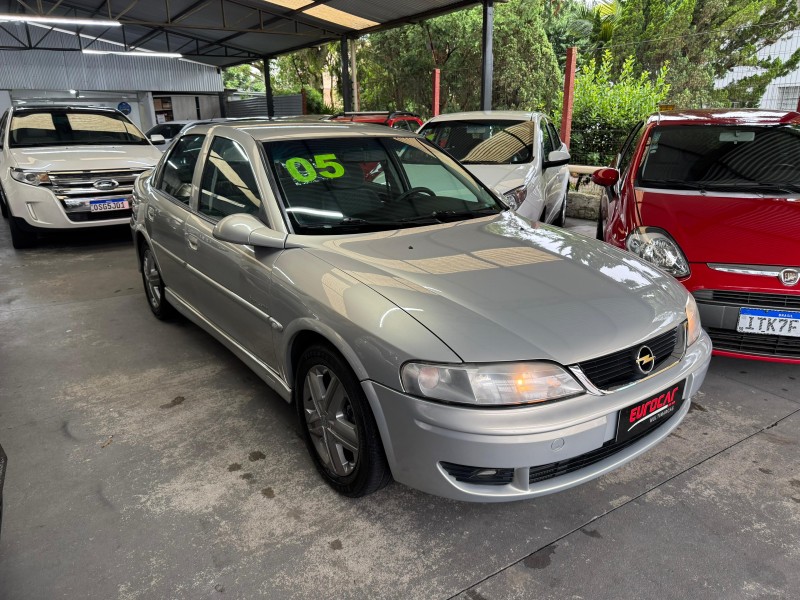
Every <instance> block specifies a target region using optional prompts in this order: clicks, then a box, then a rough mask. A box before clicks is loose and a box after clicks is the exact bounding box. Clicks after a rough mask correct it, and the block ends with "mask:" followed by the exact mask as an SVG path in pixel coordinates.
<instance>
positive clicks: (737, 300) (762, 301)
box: [694, 289, 800, 309]
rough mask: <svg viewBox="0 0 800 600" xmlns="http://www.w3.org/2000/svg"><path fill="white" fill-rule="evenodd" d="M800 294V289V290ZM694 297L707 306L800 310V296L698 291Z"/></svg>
mask: <svg viewBox="0 0 800 600" xmlns="http://www.w3.org/2000/svg"><path fill="white" fill-rule="evenodd" d="M798 292H800V289H799V290H798ZM694 297H695V298H696V299H697V300H699V301H700V302H705V303H706V304H711V303H714V304H727V305H731V306H752V307H758V308H792V309H800V294H793V295H792V294H761V293H757V292H734V291H727V290H697V291H696V292H694Z"/></svg>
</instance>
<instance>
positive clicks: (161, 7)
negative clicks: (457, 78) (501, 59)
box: [0, 0, 480, 66]
mask: <svg viewBox="0 0 800 600" xmlns="http://www.w3.org/2000/svg"><path fill="white" fill-rule="evenodd" d="M479 3H480V1H479V0H217V1H213V2H212V1H209V0H138V1H137V0H132V2H113V3H112V2H111V1H107V2H105V3H102V2H101V3H98V1H97V0H63V1H60V2H54V1H53V0H50V1H43V2H41V3H40V4H41V6H42V11H43V13H44V14H47V13H48V12H49V11H52V12H50V14H51V16H52V15H63V16H69V17H83V18H86V17H87V16H90V17H91V16H94V17H96V18H104V19H108V18H112V19H117V20H119V21H120V22H121V23H122V24H123V27H115V28H110V29H108V30H106V31H101V32H97V33H95V35H100V34H102V37H103V39H107V40H110V41H113V42H118V43H121V44H125V45H126V46H131V47H141V48H144V49H148V50H155V51H169V52H179V53H181V54H183V55H184V56H186V57H189V58H191V59H192V60H195V61H197V62H202V63H204V64H208V65H215V66H228V65H233V64H238V63H242V62H250V61H252V60H254V59H257V58H261V57H263V56H276V55H279V54H284V53H287V52H291V51H293V50H297V49H300V48H306V47H310V46H316V45H319V44H322V43H325V42H328V41H332V40H337V39H339V38H341V37H342V36H357V35H360V34H363V33H367V32H371V31H377V30H380V29H385V28H389V27H394V26H397V25H401V24H404V23H409V22H414V21H418V20H421V19H423V18H427V17H430V16H434V15H436V14H442V13H444V12H449V11H452V10H457V9H459V8H464V7H467V6H472V5H475V4H479ZM35 5H36V4H35V3H34V4H25V3H20V2H17V1H15V0H0V12H3V13H10V12H19V11H21V10H25V8H24V7H25V6H35ZM6 27H8V25H6ZM63 28H64V29H72V27H71V26H68V25H65V26H63ZM28 30H29V31H31V32H32V31H33V28H32V27H29V28H28ZM95 31H96V28H86V29H84V33H94V32H95ZM35 33H36V36H37V37H41V35H42V34H41V33H40V32H35ZM26 35H27V32H25V31H24V28H23V34H22V36H18V39H16V40H14V39H13V38H10V37H9V36H7V34H5V37H4V38H3V43H2V46H4V47H6V48H7V47H9V46H11V47H14V46H25V45H26V44H27V38H26ZM51 36H52V34H50V35H48V36H47V37H46V38H45V39H44V40H43V41H42V42H41V44H40V46H39V47H40V48H41V47H46V48H53V49H57V48H56V47H53V46H52V45H51V43H56V40H53V39H52V38H51ZM0 37H2V36H0ZM6 41H9V42H10V43H6ZM20 42H22V43H21V44H20ZM35 43H36V41H35V40H34V41H33V44H35ZM87 43H88V42H87ZM95 44H96V43H95ZM92 47H94V44H93V45H92ZM70 49H76V50H79V49H78V48H75V47H74V46H73V47H72V48H70ZM127 59H128V60H131V59H130V58H129V57H128V58H127Z"/></svg>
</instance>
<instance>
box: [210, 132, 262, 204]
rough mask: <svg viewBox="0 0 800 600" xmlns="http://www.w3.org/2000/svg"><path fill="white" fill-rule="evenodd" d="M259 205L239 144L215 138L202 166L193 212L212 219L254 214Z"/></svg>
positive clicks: (251, 168)
mask: <svg viewBox="0 0 800 600" xmlns="http://www.w3.org/2000/svg"><path fill="white" fill-rule="evenodd" d="M260 206H261V196H260V195H259V193H258V186H257V185H256V177H255V174H254V173H253V167H252V166H251V165H250V161H249V159H248V158H247V154H246V153H245V151H244V148H242V147H241V146H240V145H239V144H237V143H236V142H234V141H233V140H229V139H228V138H223V137H215V138H214V141H213V142H211V149H210V151H209V153H208V157H207V158H206V164H205V166H204V167H203V178H202V181H201V182H200V204H199V206H198V207H197V210H198V211H199V212H201V213H203V214H204V215H206V216H209V217H212V218H213V219H221V218H222V217H227V216H228V215H233V214H236V213H250V214H255V213H257V212H258V208H259V207H260Z"/></svg>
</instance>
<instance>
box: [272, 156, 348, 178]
mask: <svg viewBox="0 0 800 600" xmlns="http://www.w3.org/2000/svg"><path fill="white" fill-rule="evenodd" d="M313 159H314V164H313V165H312V164H311V161H309V160H307V159H305V158H303V157H302V156H295V157H293V158H289V159H287V160H286V170H287V171H288V172H289V175H291V176H292V179H294V180H295V181H297V182H298V183H311V182H312V181H316V179H317V177H324V178H325V179H336V178H338V177H341V176H342V175H344V167H343V166H342V163H340V162H339V161H338V160H336V155H335V154H315V155H314V156H313Z"/></svg>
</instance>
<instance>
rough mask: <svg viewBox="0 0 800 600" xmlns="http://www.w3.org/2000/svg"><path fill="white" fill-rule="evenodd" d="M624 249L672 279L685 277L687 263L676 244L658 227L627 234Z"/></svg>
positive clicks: (638, 229) (640, 228) (687, 271)
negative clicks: (664, 272) (667, 274)
mask: <svg viewBox="0 0 800 600" xmlns="http://www.w3.org/2000/svg"><path fill="white" fill-rule="evenodd" d="M625 247H626V248H627V249H628V251H629V252H633V253H634V254H635V255H636V256H638V257H639V258H643V259H644V260H646V261H647V262H649V263H652V264H654V265H655V266H657V267H658V268H659V269H661V270H662V271H666V272H667V273H669V274H670V275H672V276H673V277H687V276H688V275H689V272H690V271H689V262H688V261H687V260H686V257H685V256H684V255H683V252H681V249H680V247H679V246H678V244H677V242H676V241H675V240H673V239H672V238H671V237H670V235H669V234H668V233H667V232H666V231H664V230H663V229H659V228H658V227H637V228H636V229H634V230H633V231H632V232H630V233H629V234H628V239H627V240H626V241H625Z"/></svg>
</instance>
